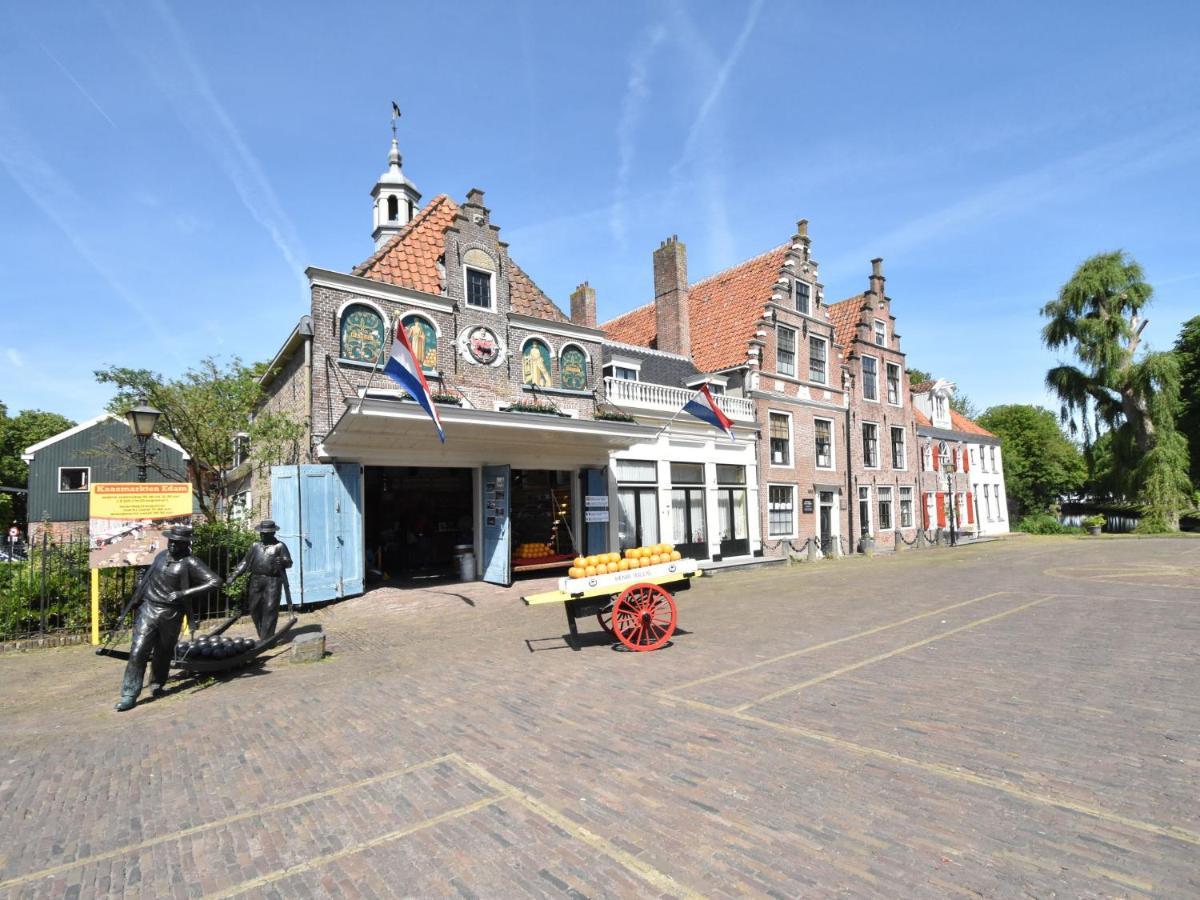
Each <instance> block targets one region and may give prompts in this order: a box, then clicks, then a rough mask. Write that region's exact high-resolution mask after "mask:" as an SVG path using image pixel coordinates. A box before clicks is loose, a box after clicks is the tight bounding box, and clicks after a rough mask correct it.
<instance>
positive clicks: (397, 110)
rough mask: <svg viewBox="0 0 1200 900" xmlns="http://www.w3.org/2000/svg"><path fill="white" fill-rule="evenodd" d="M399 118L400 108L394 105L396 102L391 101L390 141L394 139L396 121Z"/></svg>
mask: <svg viewBox="0 0 1200 900" xmlns="http://www.w3.org/2000/svg"><path fill="white" fill-rule="evenodd" d="M398 118H400V107H399V106H397V105H396V101H395V100H393V101H392V140H393V141H394V140H395V139H396V120H397V119H398Z"/></svg>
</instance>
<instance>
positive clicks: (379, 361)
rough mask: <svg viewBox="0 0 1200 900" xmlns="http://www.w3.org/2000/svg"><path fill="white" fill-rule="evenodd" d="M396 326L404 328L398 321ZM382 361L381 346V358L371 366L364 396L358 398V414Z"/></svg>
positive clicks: (389, 352)
mask: <svg viewBox="0 0 1200 900" xmlns="http://www.w3.org/2000/svg"><path fill="white" fill-rule="evenodd" d="M396 327H397V328H403V327H404V326H403V325H401V324H400V323H398V322H397V323H396ZM392 340H395V336H394V335H393V337H392ZM388 354H389V355H391V351H390V350H389V351H388ZM381 362H383V348H382V347H380V348H379V359H377V360H375V365H374V366H373V367H372V368H371V376H370V377H369V378H368V379H367V386H366V387H364V388H363V392H362V396H361V397H359V398H358V408H357V409H356V410H354V414H355V415H358V414H359V413H360V412H362V407H363V401H364V400H366V399H367V391H369V390H370V389H371V385H372V384H373V383H374V382H375V373H376V372H378V371H379V364H380V363H381Z"/></svg>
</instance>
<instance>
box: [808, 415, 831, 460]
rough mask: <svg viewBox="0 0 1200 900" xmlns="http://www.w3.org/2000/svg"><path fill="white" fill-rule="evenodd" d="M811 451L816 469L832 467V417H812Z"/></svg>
mask: <svg viewBox="0 0 1200 900" xmlns="http://www.w3.org/2000/svg"><path fill="white" fill-rule="evenodd" d="M813 451H814V456H815V459H816V464H817V468H818V469H832V468H833V420H832V419H813Z"/></svg>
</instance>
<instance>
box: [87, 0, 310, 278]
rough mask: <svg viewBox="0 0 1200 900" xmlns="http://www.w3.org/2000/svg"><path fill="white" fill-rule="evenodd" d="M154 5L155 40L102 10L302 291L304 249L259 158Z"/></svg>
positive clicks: (178, 32)
mask: <svg viewBox="0 0 1200 900" xmlns="http://www.w3.org/2000/svg"><path fill="white" fill-rule="evenodd" d="M154 9H155V11H156V12H157V13H158V17H159V19H160V20H161V22H162V24H163V31H164V34H163V40H161V41H156V40H151V39H142V40H138V41H137V42H134V41H133V40H131V39H130V38H129V37H128V34H127V33H128V29H126V28H125V27H124V26H123V24H122V23H121V22H119V21H117V20H115V19H114V13H113V12H112V11H111V10H110V9H108V8H104V11H105V14H106V15H107V16H108V17H109V23H110V25H111V27H112V30H113V32H114V33H115V34H117V35H118V36H119V37H120V38H121V39H122V40H123V41H124V42H125V44H126V46H127V47H128V48H129V51H130V52H131V53H132V54H133V55H134V56H135V57H136V58H137V59H139V60H140V61H141V63H142V65H143V66H144V67H145V69H146V71H147V72H148V73H149V75H150V77H151V79H152V80H153V82H154V84H155V85H157V87H158V88H159V89H160V90H161V91H162V92H163V94H164V95H165V96H166V97H167V99H168V100H170V101H171V106H172V108H173V110H174V111H175V113H176V115H177V116H178V117H179V119H180V121H181V122H182V123H183V124H184V126H185V127H186V128H187V129H188V130H189V131H190V132H191V133H192V135H193V136H194V137H195V138H196V139H197V140H198V141H199V142H200V144H201V145H202V146H203V147H204V148H205V149H206V150H207V151H208V153H209V154H210V155H211V156H212V157H213V159H214V160H215V161H216V162H217V164H218V165H219V166H220V168H221V171H222V172H224V173H225V175H226V177H227V178H228V179H229V181H230V183H231V184H232V185H233V188H234V191H235V192H236V193H237V195H238V199H239V200H241V202H242V205H243V206H244V207H245V208H246V210H247V211H248V212H249V213H250V215H251V217H253V219H254V220H255V221H256V222H258V224H259V225H261V226H262V227H263V229H264V230H265V231H266V232H267V234H268V235H269V236H270V238H271V241H272V243H274V245H275V247H276V249H278V250H279V253H280V255H281V256H282V257H283V259H284V262H285V263H286V264H287V266H288V269H289V270H290V271H291V272H292V273H293V275H294V277H295V278H296V280H297V284H298V285H299V286H300V288H301V290H302V291H306V290H307V282H306V281H305V279H304V275H303V269H304V266H305V264H306V259H307V254H306V253H305V251H304V248H303V247H302V245H301V243H300V240H299V237H298V236H297V234H296V229H295V227H294V226H293V225H292V222H291V220H290V219H289V218H288V215H287V213H286V212H285V211H284V209H283V206H282V204H281V203H280V202H279V198H278V196H277V195H276V194H275V190H274V188H272V187H271V183H270V180H269V179H268V178H267V176H266V174H265V172H264V171H263V167H262V165H261V163H260V162H259V160H258V158H257V157H256V156H255V155H254V153H253V151H251V149H250V147H249V146H248V145H247V144H246V142H245V140H244V139H243V138H242V134H241V132H240V131H239V130H238V127H237V125H236V124H235V123H234V121H233V118H232V117H231V116H230V115H229V113H228V111H227V110H226V108H225V106H224V104H222V103H221V101H220V99H219V98H218V97H217V95H216V92H215V91H214V90H213V88H212V84H211V83H210V81H209V79H208V76H207V75H206V74H205V71H204V68H203V66H201V64H200V62H199V60H198V59H197V58H196V55H195V54H194V53H193V52H192V49H191V46H190V44H189V42H188V40H187V36H186V35H185V34H184V32H183V29H182V28H181V27H180V25H179V22H178V20H176V18H175V16H174V14H173V13H172V12H171V9H170V8H169V7H168V6H167V4H166V3H164V2H162V0H155V3H154Z"/></svg>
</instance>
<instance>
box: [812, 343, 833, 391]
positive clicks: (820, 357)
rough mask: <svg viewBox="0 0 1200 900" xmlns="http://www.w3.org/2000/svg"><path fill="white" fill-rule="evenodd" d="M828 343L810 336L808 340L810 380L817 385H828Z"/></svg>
mask: <svg viewBox="0 0 1200 900" xmlns="http://www.w3.org/2000/svg"><path fill="white" fill-rule="evenodd" d="M826 346H827V345H826V343H825V341H824V339H822V338H819V337H813V336H812V335H809V338H808V380H809V381H815V382H816V383H817V384H826V383H828V377H829V376H828V374H827V372H828V370H827V368H826V361H827V356H826V352H825V351H826Z"/></svg>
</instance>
